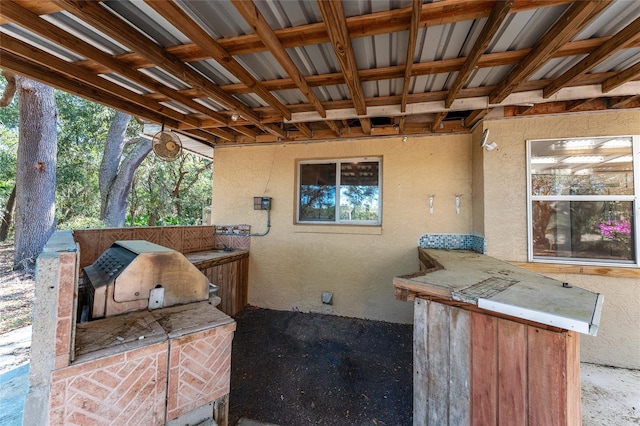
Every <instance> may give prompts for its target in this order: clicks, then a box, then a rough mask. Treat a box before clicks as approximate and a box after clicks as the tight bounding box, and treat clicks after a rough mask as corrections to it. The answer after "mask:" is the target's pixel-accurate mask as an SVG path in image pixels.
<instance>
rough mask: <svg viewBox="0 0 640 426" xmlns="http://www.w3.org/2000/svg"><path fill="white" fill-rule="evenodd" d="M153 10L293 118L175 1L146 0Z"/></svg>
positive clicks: (283, 113) (289, 116) (284, 114)
mask: <svg viewBox="0 0 640 426" xmlns="http://www.w3.org/2000/svg"><path fill="white" fill-rule="evenodd" d="M145 3H147V4H148V5H149V6H150V7H151V8H152V9H153V10H155V11H156V12H158V13H159V14H160V15H162V17H164V18H165V19H166V20H167V21H168V22H169V23H171V25H173V26H174V27H176V28H177V29H178V30H180V31H181V32H182V33H183V34H185V35H186V36H187V37H189V38H190V39H191V41H193V42H195V43H196V44H197V45H198V46H199V47H200V48H201V49H202V50H203V51H204V52H206V53H207V54H208V55H210V56H211V57H212V58H213V59H214V60H215V61H216V62H218V63H219V64H220V65H222V66H223V67H224V68H225V69H226V70H227V71H229V72H230V73H231V74H233V75H234V76H235V77H237V78H238V79H239V80H240V81H242V82H243V83H244V84H246V85H247V87H249V88H250V89H251V90H253V91H254V92H255V93H256V94H257V95H258V96H260V97H261V98H262V99H263V100H264V101H265V102H266V103H267V104H269V105H271V106H272V107H273V108H274V109H275V110H276V111H278V112H279V113H280V114H282V116H283V117H284V118H286V119H287V120H291V111H289V109H288V108H287V107H286V106H285V105H284V104H283V103H282V102H280V101H279V100H278V99H277V98H276V97H275V96H273V94H272V93H271V92H270V91H268V90H267V89H265V87H264V86H263V85H262V83H261V82H260V81H258V80H256V79H255V77H253V75H252V74H251V73H250V72H249V71H247V70H246V69H245V68H244V67H243V66H242V65H240V63H239V62H238V61H236V60H235V58H234V57H233V56H231V55H230V54H229V52H227V51H226V50H225V49H224V48H223V47H222V46H220V44H218V43H217V42H216V41H215V40H214V39H213V38H211V36H210V35H209V34H208V33H207V32H206V31H205V30H204V29H203V28H202V27H201V26H200V25H198V23H197V22H195V21H194V20H193V19H191V17H190V16H189V15H187V14H186V13H185V11H184V10H183V9H182V8H181V7H180V6H178V4H177V3H175V2H173V1H157V0H145Z"/></svg>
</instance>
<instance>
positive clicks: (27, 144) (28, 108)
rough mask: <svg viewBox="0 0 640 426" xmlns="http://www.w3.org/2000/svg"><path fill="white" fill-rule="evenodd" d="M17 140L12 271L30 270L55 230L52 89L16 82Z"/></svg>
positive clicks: (23, 81) (27, 81) (54, 113)
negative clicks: (29, 267)
mask: <svg viewBox="0 0 640 426" xmlns="http://www.w3.org/2000/svg"><path fill="white" fill-rule="evenodd" d="M17 92H18V102H19V109H20V136H19V142H18V155H17V174H16V214H15V258H14V262H13V263H14V267H15V268H23V267H27V266H31V265H32V264H33V263H34V262H35V260H36V258H37V257H38V254H40V252H41V251H42V248H43V247H44V245H45V244H46V242H47V240H48V239H49V237H50V236H51V235H52V234H53V232H54V230H55V193H56V155H57V150H58V137H57V132H56V117H57V109H56V100H55V96H54V92H53V88H51V87H49V86H46V85H44V84H41V83H37V82H35V81H32V80H28V79H26V78H23V77H19V78H17Z"/></svg>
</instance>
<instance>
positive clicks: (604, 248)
mask: <svg viewBox="0 0 640 426" xmlns="http://www.w3.org/2000/svg"><path fill="white" fill-rule="evenodd" d="M532 206H533V255H534V256H535V257H565V258H574V259H598V260H611V261H631V260H633V259H635V254H634V247H635V241H634V229H633V202H631V201H534V202H533V205H532Z"/></svg>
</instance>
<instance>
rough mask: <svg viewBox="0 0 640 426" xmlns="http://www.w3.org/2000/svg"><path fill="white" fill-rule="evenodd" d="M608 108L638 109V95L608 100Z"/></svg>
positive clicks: (639, 100)
mask: <svg viewBox="0 0 640 426" xmlns="http://www.w3.org/2000/svg"><path fill="white" fill-rule="evenodd" d="M609 106H611V108H639V107H640V95H635V96H622V97H615V98H610V99H609Z"/></svg>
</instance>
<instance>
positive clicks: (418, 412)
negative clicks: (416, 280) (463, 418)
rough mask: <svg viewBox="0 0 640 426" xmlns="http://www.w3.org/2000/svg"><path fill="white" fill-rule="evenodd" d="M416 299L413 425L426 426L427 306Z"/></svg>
mask: <svg viewBox="0 0 640 426" xmlns="http://www.w3.org/2000/svg"><path fill="white" fill-rule="evenodd" d="M428 303H429V302H428V301H427V300H424V299H420V298H419V297H416V299H415V302H414V303H413V370H414V372H413V425H414V426H426V425H427V406H428V395H429V381H428V380H427V362H428V359H429V353H428V352H427V338H428V336H427V306H428Z"/></svg>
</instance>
